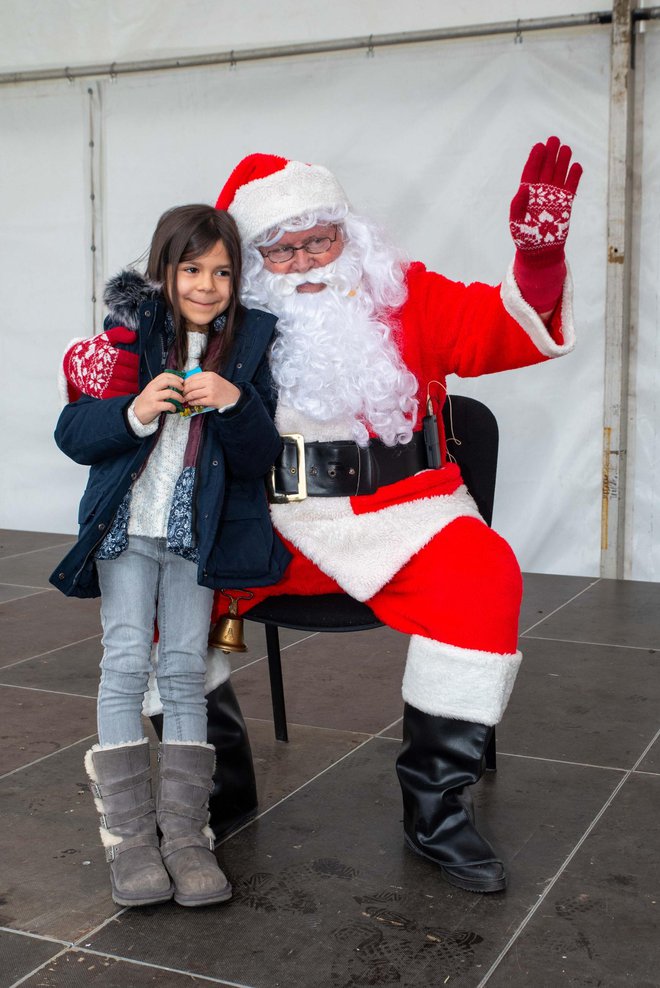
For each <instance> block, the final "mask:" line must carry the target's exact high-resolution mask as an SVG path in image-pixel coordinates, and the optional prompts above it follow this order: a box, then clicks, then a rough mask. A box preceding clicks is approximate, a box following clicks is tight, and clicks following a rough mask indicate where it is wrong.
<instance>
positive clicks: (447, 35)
mask: <svg viewBox="0 0 660 988" xmlns="http://www.w3.org/2000/svg"><path fill="white" fill-rule="evenodd" d="M652 10H656V11H657V12H658V13H657V16H660V8H650V9H649V10H648V11H643V14H644V17H645V19H648V18H647V15H651V12H652ZM611 21H612V12H611V11H609V10H605V11H595V12H593V13H586V14H569V15H566V16H563V17H539V18H530V19H519V20H516V21H500V22H495V23H491V24H468V25H465V26H461V27H446V28H437V29H432V30H428V31H400V32H397V33H395V34H370V35H367V36H362V37H353V38H335V39H330V40H328V41H312V42H307V43H304V44H296V45H278V46H274V47H266V48H246V49H242V50H239V51H224V52H209V53H207V54H205V55H182V56H181V57H178V58H154V59H144V60H141V61H135V62H111V63H99V64H95V65H78V66H66V67H64V68H52V69H32V70H28V71H25V72H3V73H0V84H1V85H9V84H17V83H25V82H43V81H47V80H53V79H68V80H69V81H70V82H72V81H73V80H74V79H79V78H82V77H87V76H110V77H111V78H115V77H117V76H120V75H129V74H133V73H136V72H163V71H168V70H170V71H171V70H173V69H190V68H204V67H208V66H212V65H230V66H234V65H237V64H238V63H239V62H257V61H263V60H265V59H272V58H293V57H296V56H301V55H322V54H332V53H336V52H342V51H354V50H356V49H361V48H363V49H365V51H368V52H370V51H373V50H374V49H376V48H387V47H391V46H393V45H414V44H425V43H428V42H432V41H455V40H457V39H460V38H480V37H490V36H493V35H501V34H513V35H514V36H516V35H522V34H525V33H528V32H530V31H548V30H560V29H566V28H577V27H592V26H594V25H596V26H597V25H601V24H609V23H611Z"/></svg>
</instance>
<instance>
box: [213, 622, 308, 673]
mask: <svg viewBox="0 0 660 988" xmlns="http://www.w3.org/2000/svg"><path fill="white" fill-rule="evenodd" d="M318 635H319V632H318V631H314V632H313V633H312V634H311V635H306V636H305V637H304V638H300V639H299V640H298V641H295V642H290V643H289V644H288V645H280V655H281V654H282V652H286V651H287V650H288V649H290V648H294V647H295V646H296V645H302V644H303V642H306V641H309V640H310V638H317V637H318ZM267 658H268V652H266V653H265V654H264V655H260V656H259V657H258V658H256V659H252V661H251V662H246V663H245V665H242V666H236V668H235V669H232V676H233V675H234V674H235V673H237V672H242V671H243V669H249V668H250V666H253V665H256V664H257V662H263V661H264V659H267Z"/></svg>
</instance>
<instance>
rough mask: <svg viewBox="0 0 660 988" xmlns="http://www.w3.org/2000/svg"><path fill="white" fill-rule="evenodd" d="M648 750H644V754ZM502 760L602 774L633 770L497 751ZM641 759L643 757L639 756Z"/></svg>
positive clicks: (630, 770) (619, 766)
mask: <svg viewBox="0 0 660 988" xmlns="http://www.w3.org/2000/svg"><path fill="white" fill-rule="evenodd" d="M647 750H648V749H646V748H645V749H644V751H645V752H646V751H647ZM500 755H501V756H502V757H503V758H523V759H525V760H527V761H530V762H549V763H550V764H552V765H575V766H576V767H577V768H595V769H600V770H601V771H603V772H633V771H634V767H633V768H624V767H623V766H621V765H594V764H593V763H592V762H573V761H571V760H570V759H569V758H546V757H545V756H543V755H519V754H518V753H517V752H515V751H500V749H499V748H498V749H497V757H498V758H499V757H500ZM640 757H643V756H640Z"/></svg>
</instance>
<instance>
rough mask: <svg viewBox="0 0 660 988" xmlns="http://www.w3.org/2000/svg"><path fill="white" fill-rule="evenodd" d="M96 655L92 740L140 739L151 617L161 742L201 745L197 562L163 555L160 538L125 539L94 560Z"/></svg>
mask: <svg viewBox="0 0 660 988" xmlns="http://www.w3.org/2000/svg"><path fill="white" fill-rule="evenodd" d="M96 566H97V569H98V574H99V583H100V585H101V623H102V625H103V658H102V660H101V683H100V686H99V694H98V731H99V742H100V743H101V744H102V745H107V744H125V743H127V742H129V741H139V740H140V738H142V737H144V730H143V728H142V722H141V719H140V716H141V715H140V711H141V708H142V700H143V696H144V692H145V690H146V688H147V683H148V680H149V672H150V671H151V645H152V642H153V636H154V621H155V619H156V616H157V617H158V633H159V641H158V666H157V680H158V689H159V691H160V696H161V700H162V702H163V741H206V698H205V696H204V676H205V672H206V652H207V640H208V634H209V624H210V620H211V607H212V604H213V591H212V590H210V589H209V588H208V587H200V586H199V585H198V583H197V565H196V563H192V562H190V561H189V560H187V559H184V558H183V557H182V556H177V555H175V554H174V553H172V552H168V550H167V547H166V544H165V539H152V538H144V537H142V536H139V535H131V536H129V539H128V548H127V549H126V550H125V551H124V552H122V553H121V555H120V556H117V558H116V559H105V560H101V559H99V560H97V561H96Z"/></svg>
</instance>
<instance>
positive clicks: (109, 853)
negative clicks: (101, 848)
mask: <svg viewBox="0 0 660 988" xmlns="http://www.w3.org/2000/svg"><path fill="white" fill-rule="evenodd" d="M116 857H117V851H116V850H115V848H114V847H106V849H105V860H106V861H108V862H112V861H114V860H115V858H116Z"/></svg>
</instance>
